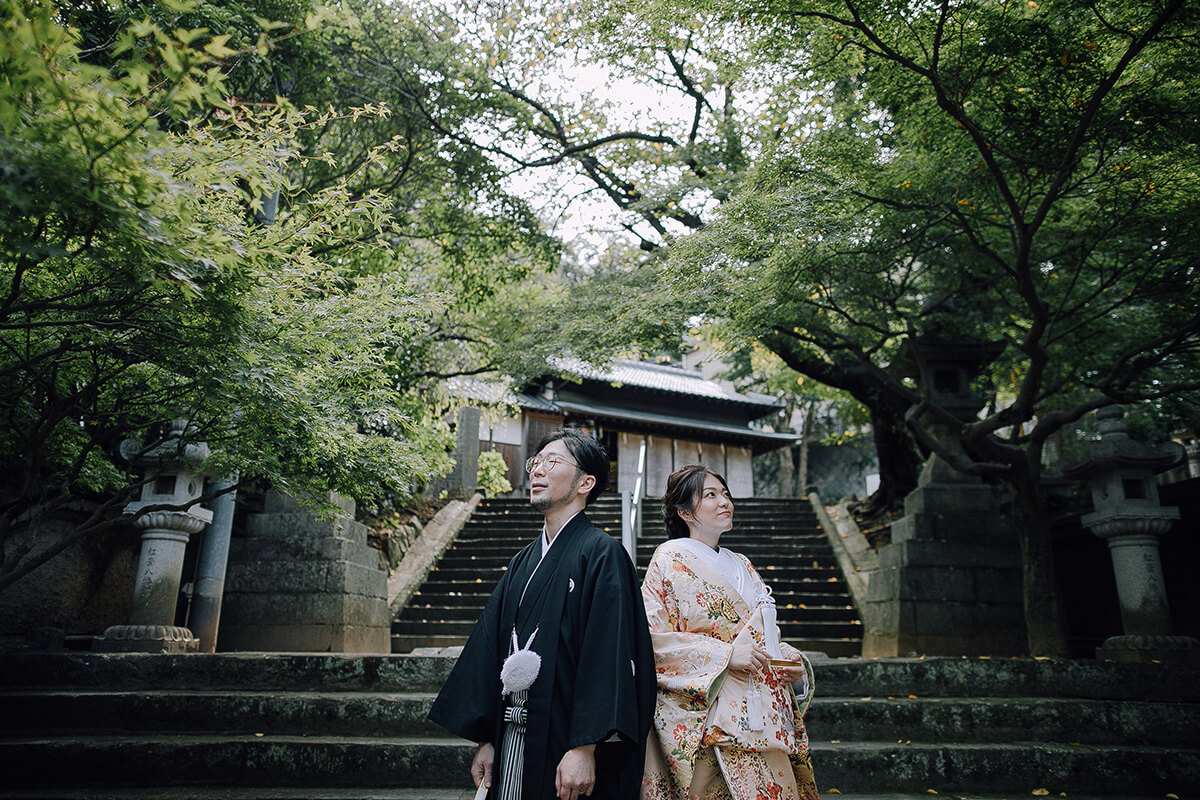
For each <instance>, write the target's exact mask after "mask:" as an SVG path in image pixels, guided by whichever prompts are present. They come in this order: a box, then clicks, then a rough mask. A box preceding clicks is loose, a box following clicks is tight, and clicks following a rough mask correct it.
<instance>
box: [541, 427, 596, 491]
mask: <svg viewBox="0 0 1200 800" xmlns="http://www.w3.org/2000/svg"><path fill="white" fill-rule="evenodd" d="M559 439H561V440H562V443H563V444H564V445H566V447H567V451H568V452H569V453H570V454H571V455H572V456H573V457H574V459H575V463H576V464H578V465H579V466H578V467H576V470H577V473H576V474H579V473H586V474H588V475H591V476H592V477H593V478H595V479H596V485H595V486H593V487H592V490H591V491H590V492H588V496H587V503H586V504H585V505H591V504H592V501H593V500H595V499H596V498H597V497H599V496H600V495H601V494H602V493H603V492H604V490H605V489H607V488H608V453H606V452H604V448H603V447H602V446H601V445H600V443H599V442H597V441H596V440H595V439H593V438H592V437H590V436H588V435H586V434H583V433H580V432H579V431H577V430H572V429H570V428H568V429H565V430H557V431H553V432H551V433H548V434H546V435H545V436H543V437H542V440H541V441H540V442H538V443H537V447H535V448H534V450H533V453H534V455H537V454H538V453H540V452H542V450H544V449H546V445H548V444H550V443H551V442H555V441H558V440H559Z"/></svg>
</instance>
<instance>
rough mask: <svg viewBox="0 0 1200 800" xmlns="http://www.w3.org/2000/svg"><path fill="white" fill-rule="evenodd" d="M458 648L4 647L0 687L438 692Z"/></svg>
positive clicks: (0, 666)
mask: <svg viewBox="0 0 1200 800" xmlns="http://www.w3.org/2000/svg"><path fill="white" fill-rule="evenodd" d="M453 666H454V656H453V655H442V654H428V653H422V654H417V655H391V654H389V655H352V654H342V653H213V654H203V653H193V654H190V655H183V654H151V653H125V654H119V653H92V652H63V653H26V652H14V653H0V691H2V692H5V693H7V692H10V691H27V690H30V689H39V688H62V687H70V688H73V689H81V690H83V689H103V690H117V689H136V690H147V689H172V688H174V689H188V690H193V691H201V690H212V691H226V690H232V691H254V690H264V691H278V692H289V691H314V690H321V691H326V692H337V691H345V692H355V691H367V692H436V691H437V690H438V689H440V688H441V686H442V684H443V683H444V682H445V680H446V676H447V675H449V674H450V670H451V668H453Z"/></svg>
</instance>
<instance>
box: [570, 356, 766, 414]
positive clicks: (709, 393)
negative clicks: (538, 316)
mask: <svg viewBox="0 0 1200 800" xmlns="http://www.w3.org/2000/svg"><path fill="white" fill-rule="evenodd" d="M551 363H552V364H553V365H554V366H555V367H557V368H558V369H561V370H562V371H564V372H568V373H570V374H572V375H578V376H579V377H581V378H586V379H590V380H597V381H605V382H607V383H614V384H624V385H627V386H639V387H642V388H644V389H656V390H658V391H663V392H673V393H675V394H685V395H689V396H692V397H708V398H711V399H713V400H724V401H726V402H730V403H741V404H745V405H753V406H763V407H765V408H777V407H779V402H778V401H777V400H776V399H775V398H774V397H771V396H770V395H765V394H758V393H756V392H737V391H734V390H733V389H730V388H729V387H727V386H724V385H722V384H720V383H718V382H717V381H713V380H708V379H707V378H705V377H704V376H703V375H701V374H700V373H699V372H696V371H694V370H690V369H683V368H682V367H675V366H671V365H669V364H649V363H646V362H644V361H632V360H628V359H620V360H617V361H614V362H613V363H612V365H611V366H610V367H608V368H607V369H600V368H597V367H595V366H593V365H591V364H588V363H587V362H585V361H581V360H579V359H574V358H572V359H566V358H561V359H554V360H553V361H552V362H551Z"/></svg>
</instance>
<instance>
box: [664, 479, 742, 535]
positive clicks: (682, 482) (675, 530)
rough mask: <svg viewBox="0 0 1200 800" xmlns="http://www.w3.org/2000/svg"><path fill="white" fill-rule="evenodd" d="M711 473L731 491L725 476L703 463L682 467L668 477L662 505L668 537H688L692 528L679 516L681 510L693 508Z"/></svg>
mask: <svg viewBox="0 0 1200 800" xmlns="http://www.w3.org/2000/svg"><path fill="white" fill-rule="evenodd" d="M709 475H712V476H713V477H714V478H716V479H717V480H719V481H720V482H721V485H722V486H724V487H725V491H727V492H728V491H729V484H728V483H726V482H725V476H723V475H722V474H721V473H719V472H714V471H713V470H711V469H709V468H708V467H706V466H704V465H703V464H688V465H687V466H686V467H680V468H679V469H677V470H675V471H674V472H672V473H671V474H670V476H669V477H668V478H667V491H665V492H663V496H662V507H663V524H664V525H665V526H666V527H667V538H668V539H686V538H688V536H689V535H690V533H691V529H689V528H688V525H687V523H686V522H684V520H683V518H682V517H680V516H679V512H680V511H691V510H692V506H694V505H695V504H696V499H697V498H698V497H700V492H702V491H704V481H705V480H706V479H707V478H708V476H709Z"/></svg>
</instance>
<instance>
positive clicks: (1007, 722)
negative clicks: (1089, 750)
mask: <svg viewBox="0 0 1200 800" xmlns="http://www.w3.org/2000/svg"><path fill="white" fill-rule="evenodd" d="M814 671H815V670H814ZM823 688H824V687H823V684H822V681H821V679H820V675H819V674H818V676H817V691H818V692H820V691H821V690H822V689H823ZM805 723H806V725H807V727H808V734H809V738H810V739H819V740H823V741H831V742H832V741H835V740H836V741H842V742H848V741H864V740H866V741H869V740H878V741H893V740H903V741H906V742H907V741H909V740H911V741H914V742H925V743H933V742H939V741H941V742H964V741H970V742H975V743H988V742H992V743H996V742H1012V741H1027V742H1034V741H1036V742H1059V743H1069V744H1072V745H1075V744H1078V745H1084V744H1101V745H1103V744H1112V743H1114V742H1115V741H1124V742H1127V743H1129V744H1136V745H1158V746H1175V747H1200V705H1197V704H1191V703H1174V702H1168V701H1159V702H1136V701H1119V700H1103V699H1082V698H1058V697H1005V698H995V697H926V698H922V697H917V696H915V695H914V696H912V697H908V696H900V697H826V696H824V695H822V696H820V697H814V698H813V701H812V704H811V705H810V706H809V711H808V716H807V717H806V719H805Z"/></svg>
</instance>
